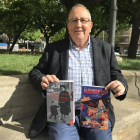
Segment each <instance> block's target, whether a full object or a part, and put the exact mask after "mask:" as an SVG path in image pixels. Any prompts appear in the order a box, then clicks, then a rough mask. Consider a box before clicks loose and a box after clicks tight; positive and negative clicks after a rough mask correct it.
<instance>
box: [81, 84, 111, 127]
mask: <svg viewBox="0 0 140 140" xmlns="http://www.w3.org/2000/svg"><path fill="white" fill-rule="evenodd" d="M109 103H110V89H109V90H105V89H104V87H101V86H82V87H81V109H80V125H81V126H82V127H87V128H94V129H103V130H107V129H108V119H109Z"/></svg>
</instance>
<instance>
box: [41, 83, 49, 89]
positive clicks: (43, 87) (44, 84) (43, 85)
mask: <svg viewBox="0 0 140 140" xmlns="http://www.w3.org/2000/svg"><path fill="white" fill-rule="evenodd" d="M41 86H42V89H44V90H46V88H47V86H48V85H47V84H46V83H44V82H41Z"/></svg>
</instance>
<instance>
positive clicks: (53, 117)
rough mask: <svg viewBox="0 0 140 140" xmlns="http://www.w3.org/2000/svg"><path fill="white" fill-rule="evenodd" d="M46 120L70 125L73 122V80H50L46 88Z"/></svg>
mask: <svg viewBox="0 0 140 140" xmlns="http://www.w3.org/2000/svg"><path fill="white" fill-rule="evenodd" d="M46 92H47V93H46V97H47V98H46V102H47V121H49V122H57V123H64V124H69V125H72V124H74V122H75V105H74V99H75V98H74V81H70V80H59V82H58V83H55V82H52V83H50V84H49V85H48V87H47V89H46Z"/></svg>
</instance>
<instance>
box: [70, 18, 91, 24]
mask: <svg viewBox="0 0 140 140" xmlns="http://www.w3.org/2000/svg"><path fill="white" fill-rule="evenodd" d="M74 20H75V22H73V21H74ZM78 20H80V23H81V24H82V25H85V24H87V22H89V21H90V22H91V20H90V19H89V18H79V19H78V18H71V19H69V20H68V21H67V23H70V24H72V25H76V24H77V23H78ZM82 20H85V23H84V22H82Z"/></svg>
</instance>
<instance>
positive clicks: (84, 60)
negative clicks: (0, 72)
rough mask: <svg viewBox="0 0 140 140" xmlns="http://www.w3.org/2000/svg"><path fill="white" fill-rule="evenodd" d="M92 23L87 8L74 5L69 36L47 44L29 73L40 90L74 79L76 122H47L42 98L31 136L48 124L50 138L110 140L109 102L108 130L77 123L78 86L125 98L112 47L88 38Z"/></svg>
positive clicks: (55, 139)
mask: <svg viewBox="0 0 140 140" xmlns="http://www.w3.org/2000/svg"><path fill="white" fill-rule="evenodd" d="M92 26H93V23H92V22H91V16H90V13H89V11H88V10H87V9H86V7H84V6H83V5H81V4H77V5H75V6H74V7H73V8H72V9H71V11H70V13H69V16H68V21H67V27H68V31H69V35H70V37H69V38H67V39H64V40H60V41H57V42H53V43H51V44H48V45H47V47H46V48H45V50H44V54H43V56H42V57H41V59H40V61H39V63H38V65H37V66H35V67H34V68H33V70H32V71H31V72H30V73H29V80H30V82H31V84H32V85H33V86H34V88H35V89H36V90H37V91H38V92H40V93H42V92H43V91H45V90H46V88H47V85H48V84H49V83H50V82H58V81H59V80H74V84H75V85H74V86H75V124H74V125H70V126H69V125H66V124H61V123H52V122H47V119H46V103H45V100H44V103H43V105H42V106H41V107H40V109H39V111H38V112H37V114H36V116H35V118H34V120H33V123H32V125H31V128H30V134H29V135H30V136H31V137H34V136H36V135H37V134H38V133H40V132H41V130H42V129H43V128H44V127H45V126H46V125H47V127H48V128H49V140H72V139H75V140H79V135H80V136H82V137H83V138H84V139H86V140H112V137H111V132H112V128H113V126H114V123H115V116H114V112H113V106H112V105H111V103H110V105H109V110H110V111H109V127H108V130H98V129H90V128H85V127H80V126H79V114H80V111H79V110H80V97H81V85H96V86H105V89H109V88H110V89H111V90H112V92H113V94H114V96H115V97H116V98H117V99H119V100H123V99H124V98H125V96H126V91H127V82H126V80H125V79H124V77H123V75H122V74H121V71H120V68H119V66H118V64H117V61H116V57H115V55H114V49H113V47H112V46H111V45H110V44H108V43H106V42H104V41H101V40H98V39H96V38H93V37H91V36H90V35H89V33H90V32H91V29H92ZM44 93H45V92H44Z"/></svg>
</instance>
